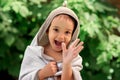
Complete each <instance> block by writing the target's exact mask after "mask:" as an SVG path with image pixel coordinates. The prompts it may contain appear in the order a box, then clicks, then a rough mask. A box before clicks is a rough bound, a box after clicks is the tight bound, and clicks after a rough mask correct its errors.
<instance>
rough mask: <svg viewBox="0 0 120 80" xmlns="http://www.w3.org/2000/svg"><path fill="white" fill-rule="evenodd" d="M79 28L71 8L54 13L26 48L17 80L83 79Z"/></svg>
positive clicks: (81, 44)
mask: <svg viewBox="0 0 120 80" xmlns="http://www.w3.org/2000/svg"><path fill="white" fill-rule="evenodd" d="M79 28H80V27H79V21H78V17H77V16H76V14H75V13H74V12H73V11H72V10H71V9H69V8H67V7H59V8H57V9H55V10H53V11H52V12H51V13H50V14H49V16H48V18H47V19H46V21H45V22H44V23H43V25H42V26H41V28H40V30H39V31H38V33H37V34H36V36H35V37H34V39H33V41H32V43H31V44H30V45H29V46H28V47H27V48H26V51H25V55H24V58H23V61H22V64H21V70H20V75H19V80H82V78H81V76H80V72H79V71H80V70H81V69H82V58H81V57H80V56H79V52H80V51H81V50H82V49H83V42H80V40H79V39H77V37H78V34H79Z"/></svg>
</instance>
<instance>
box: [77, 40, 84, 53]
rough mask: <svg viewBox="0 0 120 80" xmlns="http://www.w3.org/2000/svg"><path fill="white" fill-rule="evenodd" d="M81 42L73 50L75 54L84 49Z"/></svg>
mask: <svg viewBox="0 0 120 80" xmlns="http://www.w3.org/2000/svg"><path fill="white" fill-rule="evenodd" d="M83 44H84V43H83V42H80V43H79V44H78V45H77V47H76V48H75V53H79V52H80V51H81V50H82V49H83V48H84V47H83Z"/></svg>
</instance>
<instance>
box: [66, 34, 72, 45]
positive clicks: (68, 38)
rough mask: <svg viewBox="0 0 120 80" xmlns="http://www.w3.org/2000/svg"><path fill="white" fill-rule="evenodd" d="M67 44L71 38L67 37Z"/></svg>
mask: <svg viewBox="0 0 120 80" xmlns="http://www.w3.org/2000/svg"><path fill="white" fill-rule="evenodd" d="M66 41H67V44H69V43H70V41H71V36H70V37H67V40H66Z"/></svg>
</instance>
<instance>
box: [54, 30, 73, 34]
mask: <svg viewBox="0 0 120 80" xmlns="http://www.w3.org/2000/svg"><path fill="white" fill-rule="evenodd" d="M53 30H54V31H55V32H59V30H58V29H53ZM65 34H71V32H69V31H66V32H65Z"/></svg>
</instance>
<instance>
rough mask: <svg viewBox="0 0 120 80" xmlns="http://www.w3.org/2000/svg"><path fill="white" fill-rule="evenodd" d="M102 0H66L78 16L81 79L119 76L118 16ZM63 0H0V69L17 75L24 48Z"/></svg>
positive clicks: (102, 78)
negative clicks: (81, 49) (81, 61)
mask: <svg viewBox="0 0 120 80" xmlns="http://www.w3.org/2000/svg"><path fill="white" fill-rule="evenodd" d="M102 1H103V0H90V1H89V0H68V7H69V8H71V9H72V10H74V11H75V12H76V13H77V15H78V17H79V19H80V23H81V25H80V28H81V32H80V35H79V38H80V39H81V40H82V41H84V50H83V51H82V52H81V53H80V55H81V56H82V57H83V66H84V68H83V70H82V72H81V75H82V77H83V80H118V79H119V78H120V74H119V72H120V45H119V44H120V37H119V33H117V34H116V31H117V32H120V23H119V22H120V19H118V18H117V16H116V11H117V9H115V8H113V7H111V5H109V4H107V3H105V2H102ZM62 2H63V0H1V1H0V44H1V45H0V63H1V66H0V71H1V70H7V71H8V72H9V74H10V75H12V76H15V77H18V74H19V70H20V65H21V60H22V59H23V55H24V50H25V48H26V46H27V45H29V44H30V42H31V40H32V39H33V37H34V35H35V34H36V32H37V31H38V29H39V27H40V26H41V25H42V23H43V22H44V20H45V19H46V17H47V15H48V13H49V12H50V11H51V10H53V9H54V8H56V7H58V6H61V5H62Z"/></svg>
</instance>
